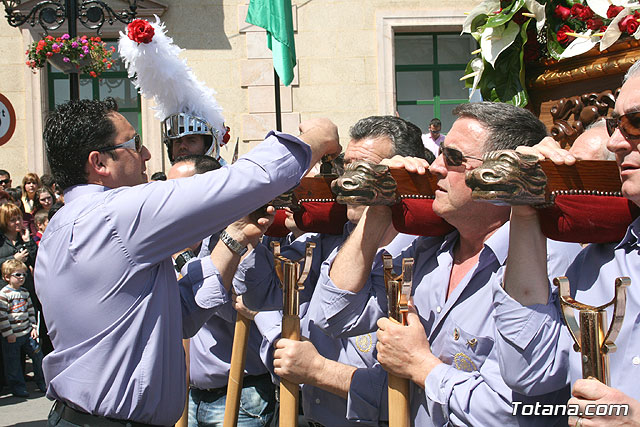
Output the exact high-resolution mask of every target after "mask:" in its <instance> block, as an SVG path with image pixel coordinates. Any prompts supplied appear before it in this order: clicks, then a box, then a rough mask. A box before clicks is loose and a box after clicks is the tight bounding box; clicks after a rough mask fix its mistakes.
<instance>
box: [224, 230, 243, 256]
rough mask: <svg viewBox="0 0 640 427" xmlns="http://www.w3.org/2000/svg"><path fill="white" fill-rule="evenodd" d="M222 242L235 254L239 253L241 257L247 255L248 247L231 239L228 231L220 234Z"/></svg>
mask: <svg viewBox="0 0 640 427" xmlns="http://www.w3.org/2000/svg"><path fill="white" fill-rule="evenodd" d="M220 240H222V243H224V244H225V245H227V247H228V248H229V249H231V250H232V251H233V252H235V253H237V254H238V255H240V256H242V255H244V254H246V253H247V247H246V246H242V245H241V244H240V242H238V241H237V240H236V239H234V238H233V237H231V236H230V235H229V233H227V231H226V230H222V233H220Z"/></svg>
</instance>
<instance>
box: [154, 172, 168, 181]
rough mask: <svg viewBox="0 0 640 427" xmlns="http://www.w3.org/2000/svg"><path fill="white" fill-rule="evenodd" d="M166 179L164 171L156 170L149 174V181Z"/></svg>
mask: <svg viewBox="0 0 640 427" xmlns="http://www.w3.org/2000/svg"><path fill="white" fill-rule="evenodd" d="M166 180H167V175H165V174H164V172H162V171H161V172H156V173H154V174H153V175H151V181H166Z"/></svg>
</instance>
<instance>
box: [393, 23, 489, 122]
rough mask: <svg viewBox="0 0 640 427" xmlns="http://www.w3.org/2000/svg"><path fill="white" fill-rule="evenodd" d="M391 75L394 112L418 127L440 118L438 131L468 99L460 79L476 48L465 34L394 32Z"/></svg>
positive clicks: (466, 90) (473, 41)
mask: <svg viewBox="0 0 640 427" xmlns="http://www.w3.org/2000/svg"><path fill="white" fill-rule="evenodd" d="M394 47H395V75H396V100H397V105H396V108H397V111H398V113H399V114H400V117H402V118H404V119H406V120H409V121H410V122H412V123H414V124H416V125H417V126H419V127H420V128H421V129H422V131H423V133H424V132H427V130H428V128H429V121H430V120H431V119H432V118H434V117H437V118H439V119H440V120H442V132H443V133H446V132H447V131H448V130H449V129H450V128H451V125H452V124H453V121H454V119H453V115H452V114H451V112H452V111H453V109H454V108H455V106H456V105H458V104H463V103H466V102H469V89H468V88H465V86H464V82H463V81H462V82H461V81H460V78H461V77H462V76H464V70H465V68H466V66H467V63H468V62H469V60H470V59H471V57H472V55H471V52H472V51H474V50H475V49H476V48H477V43H476V41H475V40H474V39H473V38H472V37H471V36H469V35H462V36H461V35H459V34H457V33H396V34H395V46H394Z"/></svg>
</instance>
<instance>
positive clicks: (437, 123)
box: [429, 118, 442, 129]
mask: <svg viewBox="0 0 640 427" xmlns="http://www.w3.org/2000/svg"><path fill="white" fill-rule="evenodd" d="M431 125H434V126H435V127H437V128H441V129H442V122H441V121H440V119H438V118H435V119H431V121H430V122H429V126H431Z"/></svg>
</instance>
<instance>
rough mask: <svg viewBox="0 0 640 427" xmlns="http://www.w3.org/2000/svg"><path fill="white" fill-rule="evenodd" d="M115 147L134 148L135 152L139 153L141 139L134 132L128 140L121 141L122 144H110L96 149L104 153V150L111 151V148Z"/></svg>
mask: <svg viewBox="0 0 640 427" xmlns="http://www.w3.org/2000/svg"><path fill="white" fill-rule="evenodd" d="M117 148H128V149H129V150H136V152H138V153H139V152H140V151H142V139H141V138H140V135H138V134H137V133H136V134H135V136H134V137H133V138H131V139H130V140H128V141H125V142H123V143H122V144H118V145H110V146H108V147H102V148H99V149H97V150H96V151H97V152H99V153H104V152H105V151H111V150H115V149H117Z"/></svg>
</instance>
